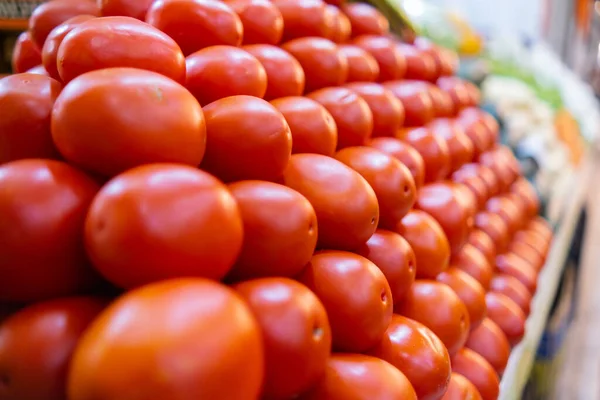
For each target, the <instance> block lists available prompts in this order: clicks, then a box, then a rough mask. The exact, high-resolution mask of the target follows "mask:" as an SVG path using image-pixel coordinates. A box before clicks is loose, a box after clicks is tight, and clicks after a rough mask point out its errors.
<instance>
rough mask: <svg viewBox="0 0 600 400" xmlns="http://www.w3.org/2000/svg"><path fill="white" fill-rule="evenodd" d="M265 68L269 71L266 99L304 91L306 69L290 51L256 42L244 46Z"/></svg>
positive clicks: (294, 94) (295, 94) (298, 94)
mask: <svg viewBox="0 0 600 400" xmlns="http://www.w3.org/2000/svg"><path fill="white" fill-rule="evenodd" d="M244 50H246V51H247V52H248V53H250V54H252V55H253V56H254V57H256V59H257V60H258V61H260V63H261V64H262V66H263V67H264V68H265V71H266V73H267V91H266V92H265V95H264V98H265V99H266V100H272V99H277V98H279V97H286V96H300V95H302V93H304V83H305V77H304V70H303V69H302V66H301V65H300V63H299V62H298V60H296V59H295V58H294V57H292V55H291V54H290V53H288V52H287V51H285V50H282V49H280V48H279V47H277V46H271V45H268V44H254V45H249V46H244Z"/></svg>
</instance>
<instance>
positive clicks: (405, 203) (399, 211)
mask: <svg viewBox="0 0 600 400" xmlns="http://www.w3.org/2000/svg"><path fill="white" fill-rule="evenodd" d="M335 158H336V159H337V160H338V161H341V162H343V163H344V164H346V165H347V166H349V167H350V168H352V169H353V170H355V171H356V172H358V173H359V174H361V175H362V177H363V178H365V179H366V181H367V182H368V183H369V185H371V187H372V188H373V190H374V191H375V195H376V196H377V201H378V203H379V226H380V227H382V228H385V229H394V228H395V227H396V225H398V223H399V222H400V221H401V220H402V218H403V217H404V216H405V215H406V214H407V213H408V211H409V210H410V209H411V208H412V206H413V205H414V204H415V199H416V196H417V189H416V187H415V182H414V180H413V177H412V175H411V174H410V171H409V170H408V168H406V167H405V166H404V164H402V163H401V162H400V161H398V160H396V159H395V158H394V157H392V156H391V155H388V154H386V153H383V152H381V151H379V150H377V149H374V148H372V147H362V146H361V147H347V148H345V149H343V150H340V151H339V152H338V153H337V154H336V155H335Z"/></svg>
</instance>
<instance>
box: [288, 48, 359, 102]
mask: <svg viewBox="0 0 600 400" xmlns="http://www.w3.org/2000/svg"><path fill="white" fill-rule="evenodd" d="M282 48H283V49H284V50H286V51H288V52H289V53H290V54H291V55H292V56H294V57H295V58H296V59H297V60H298V61H299V62H300V65H301V66H302V69H303V70H304V75H305V76H306V88H305V89H306V91H307V92H312V91H313V90H317V89H321V88H324V87H328V86H339V85H341V84H343V83H344V82H346V78H347V77H348V61H347V60H346V58H345V57H344V54H343V53H342V52H341V51H340V50H339V48H338V47H337V45H336V44H335V43H333V42H332V41H331V40H329V39H324V38H318V37H304V38H299V39H294V40H292V41H289V42H287V43H285V44H284V45H283V46H282Z"/></svg>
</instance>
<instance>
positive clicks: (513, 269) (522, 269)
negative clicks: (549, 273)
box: [496, 253, 538, 294]
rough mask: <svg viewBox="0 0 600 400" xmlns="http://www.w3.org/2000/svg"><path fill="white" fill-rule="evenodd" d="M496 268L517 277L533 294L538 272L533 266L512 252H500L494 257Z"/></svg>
mask: <svg viewBox="0 0 600 400" xmlns="http://www.w3.org/2000/svg"><path fill="white" fill-rule="evenodd" d="M496 270H497V271H498V272H500V273H502V274H507V275H510V276H514V277H515V278H517V279H518V280H519V281H521V283H522V284H523V285H525V287H527V290H529V293H531V294H534V293H535V291H536V289H537V277H538V273H537V271H536V270H535V268H534V267H533V266H531V265H530V264H529V263H528V262H527V261H525V260H523V259H522V258H520V257H519V256H517V255H516V254H514V253H505V254H500V255H498V256H497V257H496Z"/></svg>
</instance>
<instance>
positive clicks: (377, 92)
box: [346, 82, 404, 137]
mask: <svg viewBox="0 0 600 400" xmlns="http://www.w3.org/2000/svg"><path fill="white" fill-rule="evenodd" d="M346 87H347V88H348V89H351V90H353V91H355V92H356V93H358V94H359V95H360V97H362V98H363V99H364V100H365V101H366V102H367V104H368V105H369V108H370V109H371V112H372V114H373V137H378V136H394V134H395V133H396V131H397V130H398V129H399V128H400V127H402V125H403V124H404V106H403V105H402V103H401V102H400V100H398V99H397V98H396V97H395V96H394V94H393V93H392V92H390V91H389V90H387V89H386V88H385V87H383V86H382V85H380V84H378V83H368V82H355V83H349V84H347V85H346Z"/></svg>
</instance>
